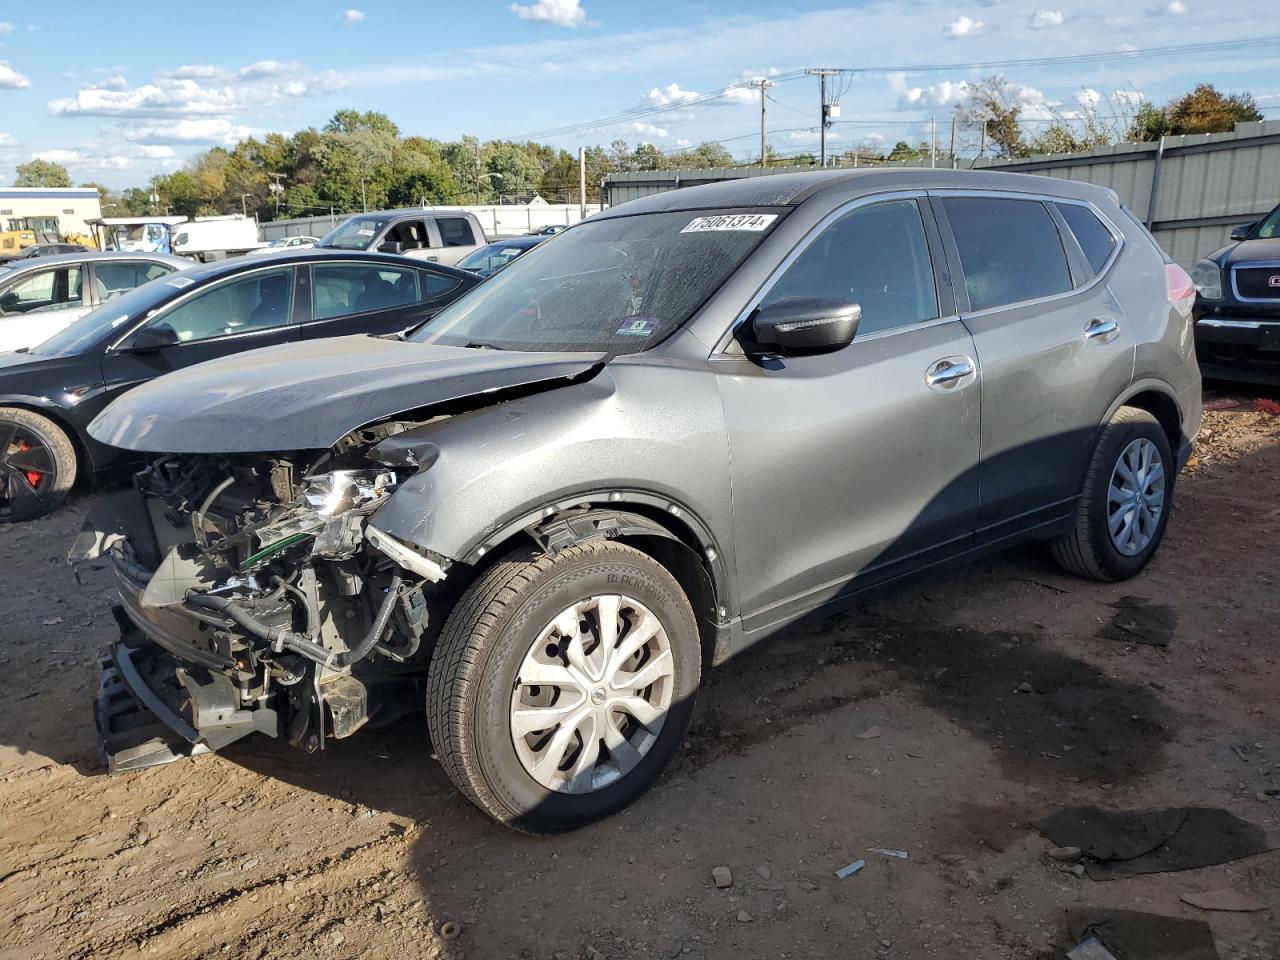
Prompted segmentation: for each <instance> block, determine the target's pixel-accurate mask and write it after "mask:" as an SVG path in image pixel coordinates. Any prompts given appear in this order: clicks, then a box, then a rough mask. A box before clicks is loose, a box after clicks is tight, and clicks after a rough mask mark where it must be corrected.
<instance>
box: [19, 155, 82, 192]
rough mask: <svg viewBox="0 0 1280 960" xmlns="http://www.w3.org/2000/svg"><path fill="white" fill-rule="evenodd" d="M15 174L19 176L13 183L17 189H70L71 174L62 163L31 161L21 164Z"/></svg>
mask: <svg viewBox="0 0 1280 960" xmlns="http://www.w3.org/2000/svg"><path fill="white" fill-rule="evenodd" d="M14 172H15V173H16V174H17V175H18V176H17V179H16V180H14V181H13V185H14V186H15V187H69V186H71V174H69V173H67V168H66V167H64V166H63V165H62V164H60V163H54V162H53V161H51V160H31V161H29V162H27V163H20V164H18V166H17V167H16V168H15V170H14Z"/></svg>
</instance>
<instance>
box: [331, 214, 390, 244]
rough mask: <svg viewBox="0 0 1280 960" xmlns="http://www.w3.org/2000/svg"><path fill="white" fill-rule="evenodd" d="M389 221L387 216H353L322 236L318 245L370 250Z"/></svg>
mask: <svg viewBox="0 0 1280 960" xmlns="http://www.w3.org/2000/svg"><path fill="white" fill-rule="evenodd" d="M388 222H389V221H388V220H387V218H386V217H352V218H351V219H350V220H348V221H346V222H345V223H342V224H340V225H338V226H337V227H335V228H334V229H332V230H330V231H329V232H328V233H326V234H325V235H324V236H323V237H321V238H320V242H319V243H317V244H316V246H317V247H333V248H334V249H335V250H368V249H369V245H370V244H371V243H373V240H374V238H375V237H376V236H378V234H380V233H382V228H383V227H385V226H386V225H387V223H388Z"/></svg>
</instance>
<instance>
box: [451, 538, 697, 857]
mask: <svg viewBox="0 0 1280 960" xmlns="http://www.w3.org/2000/svg"><path fill="white" fill-rule="evenodd" d="M620 584H624V585H625V586H623V587H621V588H620V586H619V585H620ZM623 590H625V593H626V595H627V596H629V597H633V598H634V599H635V600H638V601H639V602H640V603H642V604H644V606H645V607H646V608H647V609H648V610H649V611H650V612H651V613H652V614H653V615H654V616H656V617H657V619H658V620H659V621H660V622H661V624H662V627H663V629H664V630H665V632H666V636H667V639H668V641H669V643H670V650H671V659H672V663H673V666H674V675H673V691H672V692H673V696H672V699H671V705H670V708H669V710H668V711H667V713H666V714H665V718H664V720H663V722H662V727H661V730H660V731H659V732H658V734H657V735H656V738H655V739H654V740H653V742H652V744H651V745H650V746H649V747H648V752H647V753H644V755H643V757H642V759H640V760H639V762H638V764H637V765H636V766H635V767H634V768H633V769H631V770H630V772H629V773H626V774H624V775H623V776H622V777H621V779H619V780H616V781H614V782H613V783H611V784H609V785H607V786H602V787H601V788H599V789H596V790H594V791H592V792H587V793H576V794H570V793H564V792H558V791H555V790H552V789H549V788H547V787H545V786H543V785H542V784H541V783H539V782H538V781H537V780H535V779H534V778H533V776H532V775H531V774H530V773H529V772H527V771H526V769H525V767H524V766H523V765H522V763H521V760H520V758H519V757H518V755H517V752H516V747H515V745H514V742H513V738H512V725H511V709H512V697H513V692H514V691H515V689H516V681H517V677H518V672H519V670H520V668H521V664H522V662H523V661H524V658H525V656H526V654H527V653H529V650H530V647H531V646H532V645H533V643H534V641H535V640H536V639H537V638H538V636H539V632H540V631H541V630H542V629H543V627H544V626H545V625H547V624H549V623H550V622H551V621H552V620H553V619H554V618H555V617H556V615H557V614H559V613H560V612H561V611H563V610H566V609H567V608H569V607H571V606H573V605H574V604H576V603H578V602H580V601H582V600H586V599H587V598H590V597H593V596H598V595H601V594H605V593H621V592H622V591H623ZM700 671H701V648H700V641H699V636H698V626H697V622H696V620H695V618H694V614H693V610H692V608H691V607H690V606H689V601H688V598H687V597H686V596H685V595H684V592H683V591H682V590H681V589H680V585H679V584H678V583H677V582H676V580H675V578H674V577H672V576H671V574H670V573H669V572H668V571H667V570H666V569H665V568H664V567H663V566H662V565H661V564H659V563H658V562H657V561H655V560H654V559H653V558H652V557H650V556H648V555H647V554H645V553H642V552H641V551H639V550H636V549H635V548H633V547H630V546H627V545H625V544H621V543H615V542H612V541H600V542H593V543H587V544H581V545H579V546H574V547H570V548H568V549H565V550H563V551H561V552H560V553H558V554H556V555H555V556H554V557H549V556H546V555H544V554H542V553H540V552H537V551H534V550H532V549H530V550H522V551H518V552H517V553H515V554H513V555H512V556H510V557H507V558H504V559H503V560H500V561H499V562H497V563H496V564H495V565H494V566H493V567H492V568H491V569H489V570H488V571H487V572H486V573H485V574H484V575H483V576H481V577H480V579H479V580H477V581H476V582H475V583H474V584H472V585H471V587H470V588H468V590H467V591H466V593H465V594H463V596H462V598H461V599H460V600H459V601H458V603H457V605H456V606H455V607H454V609H453V611H452V613H450V615H449V618H448V619H447V620H446V622H445V625H444V628H443V630H442V631H441V634H440V638H439V641H438V643H437V645H436V648H435V651H434V653H433V655H432V660H431V666H430V669H429V671H428V676H427V722H428V726H429V727H430V731H431V740H432V744H433V745H434V747H435V750H436V755H437V756H438V757H439V759H440V762H441V764H442V765H443V766H444V768H445V770H446V772H447V773H448V774H449V778H450V779H451V780H452V781H453V782H454V784H455V785H456V786H457V787H458V789H459V790H461V791H462V792H463V793H464V794H465V795H466V796H467V798H468V799H470V800H471V801H472V802H473V803H474V804H475V805H476V806H478V807H479V808H480V809H481V810H483V811H484V812H485V813H487V814H489V815H490V816H491V817H493V818H494V819H495V820H497V821H499V822H500V823H503V824H506V825H507V826H510V827H513V828H515V829H517V830H523V831H525V832H529V833H554V832H558V831H562V830H570V829H573V828H575V827H578V826H581V825H583V824H586V823H589V822H591V821H592V820H596V819H598V818H600V817H603V816H605V815H607V814H610V813H612V812H614V811H615V810H618V809H620V808H621V807H623V806H625V805H626V804H628V803H630V802H631V801H632V800H634V799H635V798H636V797H638V796H639V795H640V794H641V793H643V792H644V791H645V790H646V789H648V788H649V787H650V786H651V785H652V784H653V783H654V781H655V780H657V778H658V776H659V775H660V774H661V773H662V770H663V769H664V768H665V767H666V765H667V763H668V762H669V761H670V759H671V757H672V755H673V754H674V753H675V751H676V749H677V747H678V746H679V745H680V743H681V742H682V740H683V738H684V735H685V732H686V731H687V729H688V726H689V721H690V719H691V718H692V716H693V706H694V696H695V694H696V692H697V689H698V683H699V674H700Z"/></svg>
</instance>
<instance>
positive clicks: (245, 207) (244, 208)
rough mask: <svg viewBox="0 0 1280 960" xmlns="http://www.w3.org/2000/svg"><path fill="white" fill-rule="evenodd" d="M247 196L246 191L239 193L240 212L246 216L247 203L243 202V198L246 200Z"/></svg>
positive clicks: (247, 213) (247, 210)
mask: <svg viewBox="0 0 1280 960" xmlns="http://www.w3.org/2000/svg"><path fill="white" fill-rule="evenodd" d="M249 196H250V194H247V193H242V194H240V212H241V213H242V214H244V215H245V216H246V217H247V216H248V215H249V205H248V204H247V203H245V200H247V199H248V198H249Z"/></svg>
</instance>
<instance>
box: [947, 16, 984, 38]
mask: <svg viewBox="0 0 1280 960" xmlns="http://www.w3.org/2000/svg"><path fill="white" fill-rule="evenodd" d="M983 26H985V24H983V22H982V21H981V20H975V19H973V17H966V16H959V17H956V18H955V19H954V20H952V21H951V22H950V23H948V24H947V25H946V26H945V27H943V28H942V32H943V33H945V34H946V35H947V36H948V37H972V36H974V35H976V34H979V33H981V32H982V28H983Z"/></svg>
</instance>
